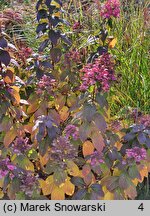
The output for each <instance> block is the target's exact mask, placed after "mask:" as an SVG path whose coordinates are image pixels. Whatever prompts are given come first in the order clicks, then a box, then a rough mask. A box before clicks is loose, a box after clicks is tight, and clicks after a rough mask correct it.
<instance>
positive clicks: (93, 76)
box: [80, 53, 116, 91]
mask: <svg viewBox="0 0 150 216" xmlns="http://www.w3.org/2000/svg"><path fill="white" fill-rule="evenodd" d="M81 73H82V75H81V80H82V84H81V86H80V90H81V91H86V90H87V89H88V88H89V87H90V86H92V85H94V84H96V83H97V84H98V86H99V87H100V88H102V90H103V91H108V90H109V88H110V82H111V81H112V80H115V79H116V78H115V76H114V62H113V61H112V59H111V55H110V54H109V53H103V54H102V55H101V56H100V57H99V58H97V59H95V61H94V63H89V64H87V65H85V66H84V67H83V69H82V70H81Z"/></svg>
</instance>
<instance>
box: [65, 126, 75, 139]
mask: <svg viewBox="0 0 150 216" xmlns="http://www.w3.org/2000/svg"><path fill="white" fill-rule="evenodd" d="M64 132H65V134H66V138H69V137H70V136H71V137H73V139H74V140H77V139H78V138H79V130H78V128H77V127H76V126H75V125H72V124H69V125H67V126H66V128H65V130H64Z"/></svg>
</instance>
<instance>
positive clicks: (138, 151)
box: [126, 147, 146, 162]
mask: <svg viewBox="0 0 150 216" xmlns="http://www.w3.org/2000/svg"><path fill="white" fill-rule="evenodd" d="M126 154H127V158H129V159H134V160H135V161H136V162H140V161H141V160H145V159H146V150H145V149H144V148H139V147H134V148H132V149H126Z"/></svg>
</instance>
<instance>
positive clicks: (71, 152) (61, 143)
mask: <svg viewBox="0 0 150 216" xmlns="http://www.w3.org/2000/svg"><path fill="white" fill-rule="evenodd" d="M50 156H51V158H52V159H54V160H55V162H56V161H57V162H58V163H62V162H63V161H64V160H67V159H74V158H75V157H76V156H77V150H76V148H75V147H74V145H73V144H72V143H70V141H69V139H68V138H67V137H63V136H60V137H58V138H57V139H55V140H54V141H53V143H52V147H51V155H50Z"/></svg>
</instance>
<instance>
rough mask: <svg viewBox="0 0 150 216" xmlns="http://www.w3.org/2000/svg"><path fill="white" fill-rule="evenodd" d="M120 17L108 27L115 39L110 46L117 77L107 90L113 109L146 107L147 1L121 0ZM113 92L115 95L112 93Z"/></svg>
mask: <svg viewBox="0 0 150 216" xmlns="http://www.w3.org/2000/svg"><path fill="white" fill-rule="evenodd" d="M121 5H122V9H121V11H122V13H121V16H120V18H119V19H118V20H117V22H116V20H114V22H115V23H114V28H113V29H112V30H111V32H112V35H115V36H116V38H117V40H118V43H117V45H116V48H115V49H113V50H112V52H113V54H114V55H115V56H116V59H117V68H116V70H117V72H118V76H119V77H120V79H119V83H117V84H116V85H115V86H114V88H113V89H112V91H111V94H110V104H111V108H112V111H113V112H114V113H116V112H118V111H119V110H120V108H121V107H124V106H126V107H127V106H129V107H132V108H133V107H134V108H135V107H136V108H138V109H139V110H141V111H144V112H146V113H147V112H149V111H150V108H149V107H150V102H149V100H150V74H149V45H150V44H149V32H148V28H149V27H148V25H149V21H150V16H149V12H148V10H149V6H148V1H136V3H135V1H123V2H122V4H121ZM112 95H115V96H112Z"/></svg>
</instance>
